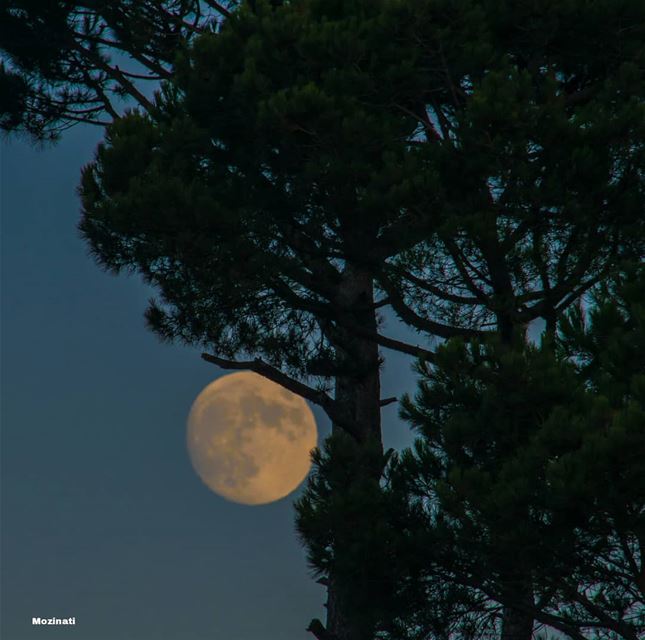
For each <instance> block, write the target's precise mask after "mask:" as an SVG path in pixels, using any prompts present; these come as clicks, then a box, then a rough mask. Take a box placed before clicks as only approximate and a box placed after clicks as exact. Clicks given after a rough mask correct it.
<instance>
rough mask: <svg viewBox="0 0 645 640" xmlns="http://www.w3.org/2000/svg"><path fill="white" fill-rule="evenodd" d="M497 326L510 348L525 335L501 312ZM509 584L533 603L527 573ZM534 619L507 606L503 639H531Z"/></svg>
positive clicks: (514, 593)
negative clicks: (519, 337)
mask: <svg viewBox="0 0 645 640" xmlns="http://www.w3.org/2000/svg"><path fill="white" fill-rule="evenodd" d="M497 326H498V330H499V333H500V336H501V339H502V342H503V343H504V344H505V345H506V346H507V347H509V348H511V347H512V346H513V341H514V340H516V339H517V338H518V336H523V335H525V332H526V327H524V326H521V325H517V324H516V323H515V322H513V319H512V318H510V317H508V316H504V315H501V314H499V315H498V316H497ZM517 516H518V518H528V512H523V513H519V514H517ZM506 581H507V583H508V585H514V586H513V587H512V588H509V592H510V593H511V595H512V597H513V599H514V600H517V601H520V602H523V603H526V605H527V606H530V605H532V604H533V590H532V588H531V585H530V581H528V582H527V576H525V575H522V574H520V575H517V574H514V575H510V576H507V580H506ZM533 623H534V619H533V616H532V615H531V614H530V613H525V612H524V611H519V610H517V609H513V608H511V607H508V606H505V607H504V611H503V613H502V637H501V640H531V638H532V637H533Z"/></svg>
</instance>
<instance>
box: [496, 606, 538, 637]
mask: <svg viewBox="0 0 645 640" xmlns="http://www.w3.org/2000/svg"><path fill="white" fill-rule="evenodd" d="M532 636H533V616H531V615H530V614H526V613H524V612H523V611H517V610H516V609H511V608H510V607H505V608H504V613H503V617H502V640H531V638H532Z"/></svg>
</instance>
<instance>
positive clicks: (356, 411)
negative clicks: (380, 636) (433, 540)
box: [327, 266, 383, 640]
mask: <svg viewBox="0 0 645 640" xmlns="http://www.w3.org/2000/svg"><path fill="white" fill-rule="evenodd" d="M343 275H344V277H343V283H342V284H341V287H340V290H339V296H338V304H339V306H340V307H341V308H343V309H344V312H346V313H348V314H350V315H351V316H352V321H353V322H355V323H357V324H358V325H359V326H361V327H362V328H365V329H367V330H369V331H372V332H375V331H376V326H377V319H376V311H375V309H374V308H373V297H374V287H373V280H372V277H371V276H370V274H369V273H367V272H365V271H361V270H359V269H357V268H353V267H351V266H348V267H347V268H346V270H345V273H344V274H343ZM338 337H339V339H338V341H337V347H336V352H337V357H338V358H339V360H340V362H341V372H342V375H338V376H337V377H336V389H335V397H336V400H337V401H338V402H339V403H340V404H341V406H342V409H343V411H344V412H345V413H346V415H349V416H350V417H351V418H352V419H353V420H354V422H355V425H356V428H357V433H356V440H357V441H358V442H359V443H360V444H361V445H362V446H361V447H360V448H359V452H358V454H357V456H358V457H359V458H360V457H361V451H365V452H366V453H367V452H368V451H371V452H373V451H374V447H375V446H376V447H378V449H380V451H382V450H383V445H382V441H381V404H380V399H381V388H380V374H379V366H380V359H379V352H378V345H377V344H376V343H375V342H373V341H368V340H365V339H362V338H360V337H357V336H356V335H353V334H350V333H349V332H345V331H344V330H341V331H340V334H339V336H338ZM338 430H341V427H339V426H337V425H333V432H337V431H338ZM366 458H367V456H366ZM355 470H356V479H357V480H358V479H359V478H363V477H364V474H365V473H368V474H370V475H372V476H374V478H375V479H376V480H377V481H378V480H379V479H380V475H381V472H382V469H379V468H373V469H370V468H367V467H366V465H365V460H361V459H358V460H356V465H355ZM352 524H354V523H352ZM355 525H356V526H357V527H361V526H369V525H368V523H360V522H357V523H355ZM358 588H360V587H358ZM327 593H328V600H327V631H328V632H329V633H330V634H332V637H333V638H335V640H371V639H372V633H371V632H370V631H369V630H366V629H364V628H359V627H358V626H357V625H356V624H355V623H353V622H352V616H351V613H352V612H351V611H350V610H349V609H350V605H349V604H348V603H347V602H345V601H344V599H343V596H342V591H340V590H339V589H338V588H337V583H336V580H335V576H334V574H333V569H332V572H331V574H330V576H329V583H328V585H327Z"/></svg>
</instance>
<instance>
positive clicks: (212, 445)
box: [188, 372, 317, 505]
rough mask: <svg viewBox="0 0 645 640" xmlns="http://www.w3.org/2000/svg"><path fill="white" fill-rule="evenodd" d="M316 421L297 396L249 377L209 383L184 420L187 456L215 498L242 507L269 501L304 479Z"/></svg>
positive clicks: (235, 376) (243, 375) (247, 374)
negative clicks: (186, 435) (217, 496)
mask: <svg viewBox="0 0 645 640" xmlns="http://www.w3.org/2000/svg"><path fill="white" fill-rule="evenodd" d="M316 441H317V430H316V421H315V419H314V416H313V414H312V412H311V409H309V407H308V406H307V403H306V402H305V401H304V400H303V399H302V398H301V397H299V396H297V395H295V394H293V393H291V392H290V391H287V390H286V389H284V388H283V387H281V386H279V385H277V384H275V383H273V382H271V381H269V380H267V379H266V378H263V377H262V376H259V375H257V374H255V373H251V372H242V373H233V374H231V375H227V376H223V377H221V378H218V379H217V380H215V382H212V383H211V384H209V385H208V386H207V387H206V388H205V389H204V390H203V391H202V392H201V393H200V394H199V395H198V396H197V398H196V400H195V402H194V403H193V406H192V407H191V410H190V414H189V416H188V453H189V455H190V459H191V462H192V464H193V467H194V468H195V471H196V472H197V474H198V475H199V477H200V478H201V479H202V481H203V482H204V483H205V484H206V485H207V486H208V487H209V488H210V489H212V490H213V491H214V492H215V493H217V494H219V495H220V496H223V497H224V498H227V499H228V500H232V501H233V502H240V503H242V504H249V505H257V504H265V503H267V502H274V501H275V500H279V499H280V498H283V497H284V496H286V495H288V494H289V493H291V492H292V491H293V490H294V489H296V488H297V487H298V485H299V484H300V483H301V482H302V481H303V480H304V479H305V477H306V476H307V473H309V469H310V466H311V461H310V457H309V454H310V451H311V449H313V448H314V447H315V446H316Z"/></svg>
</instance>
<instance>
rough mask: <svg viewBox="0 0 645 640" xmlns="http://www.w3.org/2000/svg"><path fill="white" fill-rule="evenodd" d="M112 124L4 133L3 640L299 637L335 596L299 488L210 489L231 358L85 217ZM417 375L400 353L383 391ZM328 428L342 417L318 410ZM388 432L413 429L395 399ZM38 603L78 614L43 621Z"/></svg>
mask: <svg viewBox="0 0 645 640" xmlns="http://www.w3.org/2000/svg"><path fill="white" fill-rule="evenodd" d="M100 136H101V131H100V130H98V129H93V128H83V127H78V128H75V129H72V130H71V131H69V132H67V134H66V135H65V136H64V138H63V141H62V142H61V143H59V144H58V145H57V146H55V147H52V148H47V149H45V150H41V151H38V150H36V149H34V148H33V147H31V146H29V145H28V144H26V143H24V142H16V141H13V142H11V143H9V142H7V141H2V152H1V153H2V157H1V163H2V164H1V165H0V174H1V180H2V183H1V202H0V214H1V222H2V228H1V231H2V307H1V320H2V325H1V334H2V335H1V337H2V354H1V365H2V379H1V392H2V398H1V400H2V415H1V418H2V423H1V426H2V468H1V471H2V629H1V631H2V633H1V634H0V635H1V637H2V639H3V640H32V639H34V638H39V639H41V638H43V637H44V636H47V638H53V639H56V638H63V637H64V638H79V639H81V638H82V639H83V640H298V639H305V638H308V637H309V634H307V633H306V632H305V631H304V629H305V627H306V626H307V623H308V622H309V620H310V619H311V618H312V617H313V616H318V617H323V609H322V602H323V600H324V593H323V591H322V589H321V588H320V587H319V586H318V585H316V584H315V583H314V582H313V581H312V580H311V579H310V578H309V576H308V572H307V567H306V563H305V559H304V552H303V550H302V549H301V547H300V545H299V543H298V541H297V540H296V537H295V534H294V530H293V510H292V499H293V495H292V496H289V497H287V498H286V499H284V500H281V501H279V502H277V503H274V504H272V505H267V506H262V507H247V506H242V505H237V504H233V503H230V502H227V501H225V500H224V499H222V498H219V497H218V496H216V495H214V494H213V493H211V492H210V491H209V490H208V489H206V488H205V487H204V486H203V485H202V484H201V483H200V481H199V479H198V477H197V476H196V475H195V473H194V472H193V470H192V468H191V466H190V462H189V460H188V456H187V454H186V448H185V428H186V425H185V423H186V417H187V414H188V411H189V409H190V405H191V403H192V401H193V400H194V398H195V396H196V395H197V394H198V393H199V392H200V391H201V389H202V388H203V387H204V386H206V385H207V384H208V383H209V382H211V381H212V380H213V379H214V378H215V377H217V376H218V375H221V373H222V372H221V371H219V370H217V369H216V368H214V367H213V366H212V365H208V364H206V363H204V362H203V361H201V360H200V358H199V353H198V352H197V351H194V350H191V349H188V348H185V347H171V346H168V345H162V344H160V343H159V342H158V340H157V339H156V337H155V336H154V335H153V334H151V333H149V332H148V331H147V330H146V329H145V328H144V323H143V317H142V314H143V311H144V309H145V306H146V301H147V299H148V298H149V297H150V295H151V291H150V290H148V289H146V287H144V286H143V285H142V284H141V283H140V281H139V280H137V279H136V278H125V277H119V278H114V277H112V276H108V275H106V274H105V273H103V272H101V271H100V270H99V269H98V268H97V267H96V266H95V265H94V263H93V262H92V260H91V258H89V257H88V255H87V250H86V247H85V246H84V244H83V242H82V241H81V240H80V238H79V236H78V233H77V231H76V224H77V221H78V217H79V203H78V198H77V196H76V193H75V189H76V185H77V183H78V178H79V171H80V167H81V166H82V165H83V164H85V163H86V162H88V161H89V160H90V159H91V155H92V153H93V150H94V147H95V145H96V143H97V142H98V140H99V139H100ZM412 389H413V376H412V374H411V373H410V371H409V363H408V362H407V361H406V360H405V359H404V358H402V357H396V356H395V357H393V358H392V357H390V360H389V365H388V366H387V368H386V370H385V376H384V395H392V394H399V393H401V392H402V391H403V390H412ZM315 413H316V416H317V419H318V422H319V429H320V432H321V433H322V435H323V436H324V435H325V434H326V433H327V432H328V426H327V422H326V420H325V419H324V418H323V416H322V415H321V413H320V412H319V411H316V412H315ZM384 418H385V441H386V446H397V447H398V446H401V445H403V444H405V443H407V442H408V441H409V435H408V433H407V429H406V427H405V426H404V425H402V424H401V423H400V422H399V421H398V420H397V419H396V408H395V407H394V406H390V407H388V408H387V409H386V410H385V411H384ZM32 616H41V617H51V616H58V617H67V616H76V618H77V626H76V627H71V628H65V627H59V628H48V629H41V628H38V627H32V626H31V618H32Z"/></svg>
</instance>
